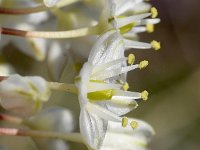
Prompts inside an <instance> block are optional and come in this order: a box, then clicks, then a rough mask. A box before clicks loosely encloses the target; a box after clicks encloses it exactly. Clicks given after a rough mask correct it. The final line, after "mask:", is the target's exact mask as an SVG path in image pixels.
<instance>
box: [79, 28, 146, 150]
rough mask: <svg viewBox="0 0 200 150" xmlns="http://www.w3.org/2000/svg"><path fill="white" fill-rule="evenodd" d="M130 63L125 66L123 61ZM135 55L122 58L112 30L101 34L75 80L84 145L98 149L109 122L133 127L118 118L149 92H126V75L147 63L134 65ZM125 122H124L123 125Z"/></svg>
mask: <svg viewBox="0 0 200 150" xmlns="http://www.w3.org/2000/svg"><path fill="white" fill-rule="evenodd" d="M127 60H128V63H129V64H131V65H130V66H127V63H126V61H127ZM133 63H134V55H130V57H128V58H126V57H124V42H123V38H122V37H121V35H120V34H119V33H118V32H116V31H115V30H112V31H109V32H107V33H105V34H103V35H102V36H101V37H100V38H99V39H98V40H97V42H96V44H95V45H94V46H93V48H92V50H91V52H90V55H89V58H88V62H86V63H85V64H84V66H83V67H82V70H81V72H80V76H79V77H77V78H76V82H77V87H78V89H79V102H80V106H81V114H80V130H81V133H82V135H83V136H84V139H85V142H86V144H87V145H88V146H89V147H90V148H92V149H99V148H100V146H101V144H102V142H103V139H104V136H105V132H106V128H107V122H108V120H111V121H116V122H122V124H123V126H124V127H125V126H127V125H128V124H129V125H131V126H132V127H133V128H134V127H135V122H130V121H128V120H127V119H124V118H121V117H120V116H121V115H124V114H126V113H128V112H129V111H131V110H133V109H134V108H136V107H137V102H136V101H135V99H141V98H142V99H144V100H146V99H147V96H148V92H147V91H143V92H142V93H139V92H129V91H126V90H127V88H128V84H127V83H126V73H127V72H128V71H130V70H134V69H136V68H140V69H142V68H144V67H146V66H147V65H148V62H147V61H142V62H141V63H140V64H136V65H133ZM124 122H125V123H124Z"/></svg>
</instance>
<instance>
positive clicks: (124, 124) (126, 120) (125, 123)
mask: <svg viewBox="0 0 200 150" xmlns="http://www.w3.org/2000/svg"><path fill="white" fill-rule="evenodd" d="M127 125H128V118H127V117H123V118H122V127H123V128H125V127H126V126H127Z"/></svg>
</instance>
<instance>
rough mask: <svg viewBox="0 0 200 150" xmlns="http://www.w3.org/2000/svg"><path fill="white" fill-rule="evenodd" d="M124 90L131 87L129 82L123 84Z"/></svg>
mask: <svg viewBox="0 0 200 150" xmlns="http://www.w3.org/2000/svg"><path fill="white" fill-rule="evenodd" d="M122 88H123V90H124V91H127V90H128V89H129V84H128V83H127V82H126V83H125V84H124V85H123V87H122Z"/></svg>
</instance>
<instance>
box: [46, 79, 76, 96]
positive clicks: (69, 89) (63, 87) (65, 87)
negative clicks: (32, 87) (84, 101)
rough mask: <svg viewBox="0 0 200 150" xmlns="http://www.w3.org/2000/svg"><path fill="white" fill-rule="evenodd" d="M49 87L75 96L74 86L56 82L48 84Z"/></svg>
mask: <svg viewBox="0 0 200 150" xmlns="http://www.w3.org/2000/svg"><path fill="white" fill-rule="evenodd" d="M48 83H49V86H50V88H51V89H53V90H58V91H65V92H69V93H74V94H77V93H78V90H77V88H76V86H75V85H74V84H66V83H58V82H48Z"/></svg>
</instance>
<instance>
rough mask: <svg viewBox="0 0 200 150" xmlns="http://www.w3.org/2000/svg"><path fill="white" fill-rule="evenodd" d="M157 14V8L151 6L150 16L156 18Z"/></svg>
mask: <svg viewBox="0 0 200 150" xmlns="http://www.w3.org/2000/svg"><path fill="white" fill-rule="evenodd" d="M157 16H158V10H157V9H156V8H155V7H152V8H151V17H152V18H156V17H157Z"/></svg>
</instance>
